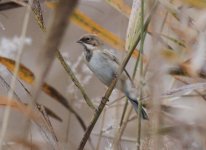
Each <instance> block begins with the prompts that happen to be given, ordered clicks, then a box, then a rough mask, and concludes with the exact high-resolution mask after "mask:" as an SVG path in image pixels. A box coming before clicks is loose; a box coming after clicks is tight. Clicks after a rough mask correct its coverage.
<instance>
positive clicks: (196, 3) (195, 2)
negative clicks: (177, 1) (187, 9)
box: [182, 0, 206, 8]
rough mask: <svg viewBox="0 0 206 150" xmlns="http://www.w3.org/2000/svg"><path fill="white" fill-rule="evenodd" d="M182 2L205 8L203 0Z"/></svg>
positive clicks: (184, 0)
mask: <svg viewBox="0 0 206 150" xmlns="http://www.w3.org/2000/svg"><path fill="white" fill-rule="evenodd" d="M182 1H183V2H185V3H187V4H189V5H191V6H194V7H198V8H206V1H205V0H182Z"/></svg>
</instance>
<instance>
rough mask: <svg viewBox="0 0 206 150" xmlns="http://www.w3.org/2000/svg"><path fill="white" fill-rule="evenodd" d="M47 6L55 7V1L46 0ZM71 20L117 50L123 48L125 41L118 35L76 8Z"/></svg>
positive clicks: (134, 54) (135, 54) (135, 55)
mask: <svg viewBox="0 0 206 150" xmlns="http://www.w3.org/2000/svg"><path fill="white" fill-rule="evenodd" d="M47 6H48V7H49V8H51V9H54V8H55V7H56V3H51V2H47ZM71 21H72V22H73V23H75V24H76V25H78V26H80V27H81V28H82V29H84V30H85V31H87V32H89V33H95V34H97V35H98V37H99V38H101V39H102V40H103V41H104V42H105V43H107V44H108V45H110V46H112V47H113V48H115V49H117V50H125V41H124V40H122V39H120V38H119V37H118V36H116V35H114V34H113V33H112V32H110V31H108V30H106V29H105V28H103V27H102V26H100V25H99V24H97V23H96V22H95V21H93V20H92V19H91V18H89V17H88V16H86V15H85V14H84V13H82V12H81V11H80V10H78V9H76V11H75V12H74V13H73V15H72V17H71ZM133 56H134V57H137V56H138V51H137V50H135V51H134V52H133Z"/></svg>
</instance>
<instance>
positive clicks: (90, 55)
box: [84, 46, 93, 62]
mask: <svg viewBox="0 0 206 150" xmlns="http://www.w3.org/2000/svg"><path fill="white" fill-rule="evenodd" d="M84 49H85V58H86V60H87V61H88V62H89V61H90V60H91V58H92V55H93V52H92V50H90V49H88V48H87V47H86V46H85V47H84Z"/></svg>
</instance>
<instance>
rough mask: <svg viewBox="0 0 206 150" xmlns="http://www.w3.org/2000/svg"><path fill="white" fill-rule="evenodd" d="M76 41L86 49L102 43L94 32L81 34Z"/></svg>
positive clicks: (94, 47) (95, 47)
mask: <svg viewBox="0 0 206 150" xmlns="http://www.w3.org/2000/svg"><path fill="white" fill-rule="evenodd" d="M77 43H80V44H81V45H83V46H84V48H85V49H88V50H95V49H97V48H99V47H101V46H102V45H103V42H102V41H101V40H100V39H99V38H98V37H97V36H96V35H94V34H86V35H83V36H82V37H81V38H80V40H78V41H77Z"/></svg>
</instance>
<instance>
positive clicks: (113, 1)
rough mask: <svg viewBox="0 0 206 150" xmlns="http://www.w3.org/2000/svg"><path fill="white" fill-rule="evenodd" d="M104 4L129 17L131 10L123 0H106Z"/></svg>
mask: <svg viewBox="0 0 206 150" xmlns="http://www.w3.org/2000/svg"><path fill="white" fill-rule="evenodd" d="M106 2H107V3H108V4H109V5H111V6H112V7H114V8H115V9H117V10H118V11H119V12H120V13H122V14H123V15H125V16H127V17H129V15H130V12H131V8H130V7H129V6H128V5H127V4H126V3H125V2H124V1H123V0H106Z"/></svg>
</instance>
